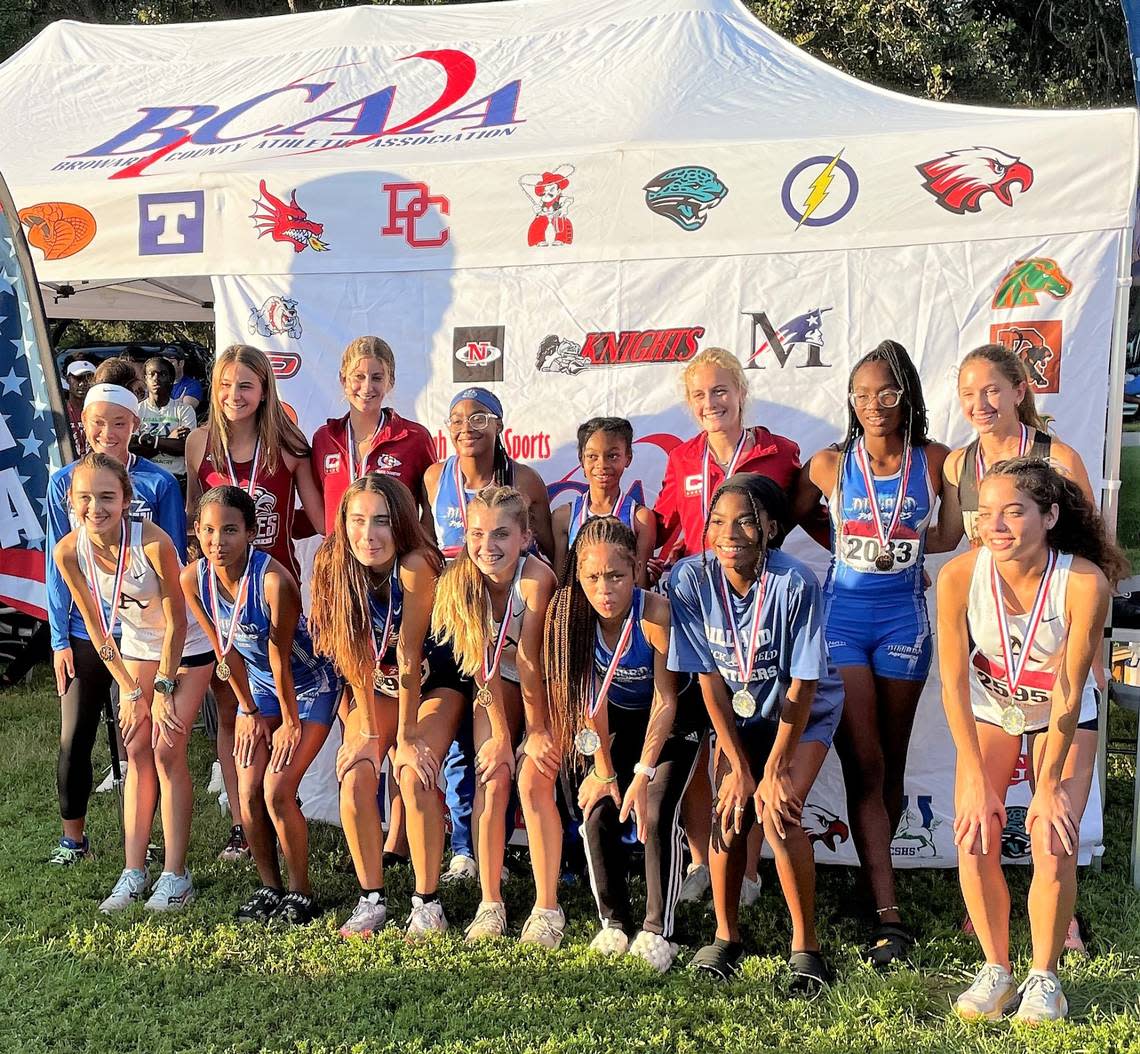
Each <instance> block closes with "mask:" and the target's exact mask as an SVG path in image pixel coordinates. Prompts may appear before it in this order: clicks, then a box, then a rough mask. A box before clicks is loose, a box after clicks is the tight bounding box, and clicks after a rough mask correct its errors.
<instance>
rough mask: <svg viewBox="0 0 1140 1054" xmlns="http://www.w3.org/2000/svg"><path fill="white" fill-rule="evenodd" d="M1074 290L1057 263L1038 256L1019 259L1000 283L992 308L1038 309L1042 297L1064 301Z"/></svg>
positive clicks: (995, 292)
mask: <svg viewBox="0 0 1140 1054" xmlns="http://www.w3.org/2000/svg"><path fill="white" fill-rule="evenodd" d="M1072 290H1073V283H1072V282H1071V281H1069V279H1068V277H1066V275H1065V272H1064V271H1062V270H1061V265H1060V264H1059V263H1057V261H1056V260H1050V259H1049V257H1047V256H1034V257H1032V258H1031V259H1029V260H1018V261H1017V263H1015V264H1014V265H1013V266H1012V267H1011V268H1010V269H1009V270H1008V271H1006V273H1005V274H1004V275H1003V276H1002V279H1001V281H1000V282H998V286H997V289H996V290H995V291H994V299H993V304H992V306H993V307H995V308H1001V309H1008V308H1014V307H1035V306H1036V305H1037V303H1038V301H1039V299H1040V298H1041V297H1042V296H1051V297H1052V298H1053V299H1054V300H1063V299H1064V298H1065V297H1067V296H1068V295H1069V293H1071V292H1072Z"/></svg>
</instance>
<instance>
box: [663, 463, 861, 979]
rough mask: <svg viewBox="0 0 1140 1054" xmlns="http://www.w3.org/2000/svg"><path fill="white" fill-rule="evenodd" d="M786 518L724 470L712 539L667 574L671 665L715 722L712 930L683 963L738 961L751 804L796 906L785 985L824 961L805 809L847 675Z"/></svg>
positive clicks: (716, 968)
mask: <svg viewBox="0 0 1140 1054" xmlns="http://www.w3.org/2000/svg"><path fill="white" fill-rule="evenodd" d="M789 521H790V513H789V511H788V502H787V499H786V498H785V496H784V492H783V491H782V490H781V489H780V487H779V486H777V485H776V484H775V483H774V482H773V481H772V480H770V479H768V478H766V477H764V476H759V475H753V474H751V473H747V474H744V473H742V474H739V475H736V476H731V477H730V478H729V479H728V480H726V481H725V482H724V483H723V484H722V485H721V486H720V487H719V488H718V489H717V491H716V494H715V495H714V497H713V502H712V508H711V510H710V512H709V517H708V524H707V531H706V538H707V540H708V543H709V551H707V552H704V553H702V554H701V555H699V556H693V557H689V558H687V559H685V560H682V561H681V563H679V564H678V565H677V567H676V568H675V569H674V572H673V575H672V576H671V579H670V590H669V597H670V602H671V605H672V631H671V633H670V637H669V668H670V669H673V670H677V671H680V672H683V673H696V674H698V675H699V678H700V686H701V694H702V696H703V698H704V703H705V707H706V709H707V710H708V713H709V716H710V718H711V719H712V725H713V731H714V734H715V736H716V746H715V751H714V773H715V777H714V778H715V793H716V814H715V816H714V821H715V822H714V827H713V840H712V854H711V868H710V869H711V872H712V885H713V904H714V906H715V909H716V923H717V927H716V939H715V940H714V941H713V943H712V944H709V945H706V946H705V947H704V948H702V949H701V950H700V951H698V952H697V954H696V955H695V956H694V958H693V963H692V965H693V966H694V967H695V968H697V969H701V970H705V971H708V972H709V973H711V974H713V975H714V976H717V977H720V978H727V977H729V976H730V975H731V974H733V973H735V972H736V970H737V969H738V968H739V965H740V960H741V958H742V957H743V954H744V946H743V944H742V943H741V939H740V929H739V925H738V914H739V898H740V887H741V882H742V881H743V878H744V868H745V856H746V848H745V842H746V839H747V835H748V832H749V831H750V829H751V828H752V826H753V823H754V822H755V820H756V818H757V816H758V815H759V816H760V817H762V820H763V824H764V837H765V838H766V839H767V840H768V842H769V844H770V845H771V847H772V852H773V854H774V855H775V858H776V867H777V870H778V872H779V875H780V885H781V888H782V889H783V893H784V899H785V901H786V902H787V905H788V910H789V912H790V914H791V919H792V941H791V948H792V952H791V956H790V958H789V960H788V962H789V966H790V968H791V971H792V974H793V982H792V983H793V990H796V991H814V990H815V989H817V988H819V987H820V986H822V985H823V984H825V983H826V981H827V976H828V970H827V967H826V965H825V963H824V960H823V958H822V956H821V954H820V950H819V941H818V939H817V938H816V933H815V860H814V857H813V854H812V846H811V842H810V841H809V840H808V836H807V833H806V832H805V831H804V829H803V827H802V826H801V824H800V817H801V815H802V812H803V807H804V802H805V801H806V799H807V796H808V794H809V793H810V791H811V788H812V785H813V784H814V782H815V778H816V775H817V774H818V773H819V769H820V766H821V765H822V764H823V759H824V758H825V757H826V755H827V751H828V748H829V746H830V745H831V739H832V736H833V735H834V733H835V729H836V726H837V725H838V724H839V717H840V713H841V711H842V709H843V683H842V681H840V679H839V677H838V675H837V674H836V673H835V670H834V668H833V667H831V666H830V665H829V663H828V658H827V645H826V642H825V640H824V633H823V610H822V609H823V596H822V593H821V590H820V588H819V583H818V582H817V581H816V579H815V576H814V575H813V574H812V573H811V571H810V570H809V569H808V568H807V567H806V566H805V565H804V564H802V563H800V562H799V561H798V560H795V559H793V558H792V557H790V556H787V555H785V554H784V553H782V552H780V550H779V546H780V544H781V542H782V541H783V538H784V534H785V532H786V530H787V524H788V523H789ZM740 692H747V693H748V694H749V696H750V697H751V703H750V704H747V705H746V704H745V702H744V700H743V699H742V698H741V697H740V696H739V694H738V693H740ZM734 696H735V697H736V698H735V699H734ZM753 707H755V709H754V710H753ZM748 710H753V712H752V713H751V716H748V717H744V716H742V715H741V711H748Z"/></svg>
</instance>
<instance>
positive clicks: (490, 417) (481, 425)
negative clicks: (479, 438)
mask: <svg viewBox="0 0 1140 1054" xmlns="http://www.w3.org/2000/svg"><path fill="white" fill-rule="evenodd" d="M498 419H499V418H498V417H497V416H496V415H495V414H470V415H469V416H467V417H459V416H458V415H455V416H452V417H449V418H447V420H446V421H444V424H445V425H447V427H448V428H450V429H451V430H452V431H453V432H459V431H461V430H462V429H463V427H464V426H466V427H468V428H470V429H471V430H472V431H473V432H485V431H487V428H488V427H489V426H490V424H491V422H492V421H497V420H498Z"/></svg>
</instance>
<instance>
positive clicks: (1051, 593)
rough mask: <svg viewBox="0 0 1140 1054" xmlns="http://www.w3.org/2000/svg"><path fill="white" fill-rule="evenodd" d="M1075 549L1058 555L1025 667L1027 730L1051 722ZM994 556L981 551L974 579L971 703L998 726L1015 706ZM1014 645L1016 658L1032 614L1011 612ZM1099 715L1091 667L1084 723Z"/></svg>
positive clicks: (1020, 697) (1022, 689)
mask: <svg viewBox="0 0 1140 1054" xmlns="http://www.w3.org/2000/svg"><path fill="white" fill-rule="evenodd" d="M1072 563H1073V556H1072V554H1071V553H1058V554H1057V564H1056V567H1055V568H1054V570H1053V578H1052V579H1051V580H1050V582H1049V590H1048V593H1047V594H1046V597H1045V607H1044V610H1043V611H1042V613H1041V622H1040V623H1039V624H1038V627H1037V635H1036V636H1035V637H1034V639H1033V650H1032V651H1031V652H1030V654H1029V661H1028V662H1027V664H1026V666H1025V672H1024V674H1023V675H1022V678H1021V683H1020V684H1019V685H1018V687H1017V694H1016V697H1015V698H1014V700H1013V701H1014V702H1016V704H1017V705H1018V706H1019V707H1020V708H1021V710H1023V711H1024V713H1025V731H1026V732H1040V731H1042V730H1044V729H1046V728H1048V726H1049V713H1050V710H1051V708H1052V701H1053V686H1054V684H1055V683H1056V681H1057V677H1058V675H1059V674H1060V673H1061V670H1062V664H1063V663H1064V661H1065V646H1066V644H1067V642H1068V639H1069V626H1068V623H1067V622H1066V621H1065V594H1066V591H1067V589H1068V586H1069V568H1070V567H1071V566H1072ZM992 566H993V554H992V553H991V552H990V551H989V549H986V548H985V547H984V546H983V547H981V548H979V549H978V558H977V560H976V561H975V563H974V573H973V575H972V576H971V578H970V595H969V599H968V601H967V604H966V626H967V629H968V630H969V634H970V707H971V709H972V710H973V712H974V717H975V718H976V719H977V720H979V721H985V722H988V723H989V724H992V725H999V726H1000V725H1001V716H1002V711H1004V710H1005V709H1006V708H1007V707H1008V706H1009V705H1010V696H1009V685H1008V683H1007V681H1006V672H1005V660H1004V658H1003V657H1002V646H1001V631H1000V629H999V628H998V618H997V608H996V605H995V603H994V595H993V587H992V585H991V581H990V568H991V567H992ZM1007 619H1008V622H1009V635H1010V645H1011V647H1012V649H1013V657H1014V661H1015V662H1016V660H1017V658H1018V656H1019V655H1020V654H1021V645H1022V641H1023V640H1024V639H1025V631H1026V628H1027V626H1028V623H1029V615H1028V613H1026V614H1022V615H1014V614H1011V613H1007ZM1096 716H1097V697H1096V681H1095V679H1094V678H1093V674H1092V670H1091V669H1090V670H1089V674H1088V677H1087V678H1086V680H1085V687H1084V691H1083V693H1082V695H1081V714H1080V719H1079V720H1080V721H1081V722H1083V721H1089V720H1091V719H1092V718H1094V717H1096Z"/></svg>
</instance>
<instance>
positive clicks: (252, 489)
mask: <svg viewBox="0 0 1140 1054" xmlns="http://www.w3.org/2000/svg"><path fill="white" fill-rule="evenodd" d="M260 460H261V437H260V436H258V437H257V443H256V445H255V446H254V448H253V464H252V465H250V467H249V483H247V484H246V487H245V492H246V494H248V495H249V496H250V497H251V498H252V497H253V496H254V495H255V494H256V493H257V467H258V462H259V461H260ZM226 467H227V468H228V469H229V473H230V486H233V487H240V486H241V484H240V483H238V481H237V473H236V472H235V471H234V463H233V460H232V459H231V458H230V452H229V450H227V451H226Z"/></svg>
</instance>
